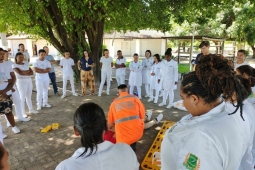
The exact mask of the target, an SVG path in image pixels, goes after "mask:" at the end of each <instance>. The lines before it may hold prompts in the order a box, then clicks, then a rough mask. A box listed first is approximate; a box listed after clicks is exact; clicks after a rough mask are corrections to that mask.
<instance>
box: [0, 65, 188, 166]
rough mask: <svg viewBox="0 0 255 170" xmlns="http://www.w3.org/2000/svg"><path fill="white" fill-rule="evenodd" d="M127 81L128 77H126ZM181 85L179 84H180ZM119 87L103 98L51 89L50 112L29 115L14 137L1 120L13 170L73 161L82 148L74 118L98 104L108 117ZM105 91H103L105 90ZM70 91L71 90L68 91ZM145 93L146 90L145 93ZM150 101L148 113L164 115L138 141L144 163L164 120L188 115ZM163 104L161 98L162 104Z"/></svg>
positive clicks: (48, 110) (43, 111)
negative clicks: (80, 110)
mask: <svg viewBox="0 0 255 170" xmlns="http://www.w3.org/2000/svg"><path fill="white" fill-rule="evenodd" d="M55 69H56V74H57V81H58V83H57V84H58V87H59V92H60V94H62V82H61V80H62V75H61V68H60V67H59V66H55ZM127 77H128V76H127ZM178 85H180V81H179V84H178ZM116 87H117V84H116V81H115V80H113V82H111V91H110V95H109V96H107V95H106V94H105V93H103V94H102V97H98V96H84V97H81V96H78V97H74V96H72V95H71V92H70V91H69V92H68V93H67V95H68V96H67V97H66V98H65V99H61V98H60V97H61V95H60V96H58V95H54V93H53V91H52V87H51V86H50V89H49V104H51V105H52V107H51V108H43V109H42V110H41V111H40V113H39V114H36V115H35V114H33V115H29V118H31V121H29V122H17V126H18V127H19V128H20V130H21V133H20V134H14V133H13V132H12V130H11V128H9V127H7V126H6V121H5V119H4V117H3V116H1V119H0V122H1V124H2V127H3V133H5V134H7V135H8V137H7V138H6V139H4V146H5V147H6V149H7V151H8V153H9V161H10V165H11V169H12V170H44V169H46V170H53V169H55V167H56V166H57V165H58V164H59V163H60V162H61V161H62V160H64V159H66V158H68V157H70V156H71V155H72V154H73V153H74V152H75V150H76V149H78V148H79V147H80V146H81V145H80V138H79V137H75V136H74V135H73V114H74V112H75V110H76V108H77V107H79V106H80V105H81V104H82V103H85V102H94V103H97V104H99V105H100V106H101V107H102V108H103V109H104V111H105V114H106V115H107V112H108V109H109V106H110V104H111V101H112V99H113V98H115V97H116V93H117V90H116ZM105 88H106V87H104V89H105ZM67 89H69V90H70V86H68V88H67ZM142 90H143V91H142V92H143V93H142V94H145V93H144V88H143V89H142ZM76 92H77V93H80V86H79V85H76ZM147 100H148V98H144V97H143V99H142V102H143V103H144V105H145V108H146V110H153V115H152V118H155V117H156V116H157V115H158V114H159V113H163V115H164V118H163V120H162V121H161V122H160V123H159V124H157V125H155V126H153V127H152V128H150V129H147V130H145V131H144V135H143V137H142V138H141V139H140V140H139V141H138V145H137V152H136V154H137V157H138V161H139V162H140V163H141V162H142V160H143V158H144V156H145V154H146V153H147V151H148V149H149V148H150V146H151V144H152V142H153V140H154V138H155V137H156V135H157V133H158V131H159V130H160V127H161V126H162V123H163V122H164V121H165V120H171V121H178V120H180V119H181V117H183V116H184V115H186V114H187V112H185V111H180V110H177V109H174V108H171V109H166V108H165V107H159V106H158V105H156V104H153V103H148V102H147ZM177 100H180V96H179V87H178V89H177V90H175V99H174V101H177ZM32 101H33V106H34V108H35V109H36V93H33V96H32ZM161 101H162V98H160V100H159V103H160V102H161ZM56 122H57V123H59V124H60V128H59V129H58V130H53V131H50V132H48V133H41V132H40V130H41V129H42V128H44V127H45V126H47V125H49V124H52V123H56Z"/></svg>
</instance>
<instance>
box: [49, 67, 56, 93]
mask: <svg viewBox="0 0 255 170" xmlns="http://www.w3.org/2000/svg"><path fill="white" fill-rule="evenodd" d="M49 77H50V81H51V83H52V86H53V90H54V93H55V94H56V93H57V92H58V87H57V84H56V74H55V72H52V73H49Z"/></svg>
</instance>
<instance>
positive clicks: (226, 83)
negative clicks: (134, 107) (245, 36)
mask: <svg viewBox="0 0 255 170" xmlns="http://www.w3.org/2000/svg"><path fill="white" fill-rule="evenodd" d="M241 80H242V77H237V76H236V75H235V72H234V71H233V67H231V66H230V65H229V62H228V60H227V59H225V58H224V57H223V56H221V55H215V54H209V55H206V56H202V57H201V58H200V60H199V61H198V65H197V66H196V71H194V72H190V73H188V74H187V75H186V76H185V77H184V79H183V81H182V83H181V87H180V96H181V97H182V99H183V104H184V106H185V108H186V109H187V111H188V112H190V114H189V115H187V116H184V117H183V118H182V119H181V120H180V121H179V122H177V123H176V124H175V125H174V126H173V127H172V128H171V129H169V130H168V131H167V132H166V133H165V136H164V139H163V141H162V144H161V165H162V168H161V169H162V170H166V169H201V170H205V169H206V170H216V169H217V170H234V169H235V170H236V169H239V167H240V164H241V160H242V157H243V156H244V153H245V152H246V150H247V148H248V147H249V146H248V145H249V142H250V139H251V136H250V135H251V133H252V132H251V130H250V127H249V123H246V122H245V121H244V120H246V121H247V114H248V113H249V109H247V107H246V106H245V107H243V101H244V100H245V99H246V98H247V97H248V95H249V92H248V91H247V88H245V87H244V85H243V83H242V81H241ZM226 103H231V104H232V106H233V107H234V108H235V109H234V111H233V112H231V113H230V112H229V110H226V109H225V107H226Z"/></svg>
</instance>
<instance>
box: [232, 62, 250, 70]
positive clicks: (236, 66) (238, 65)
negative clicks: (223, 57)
mask: <svg viewBox="0 0 255 170" xmlns="http://www.w3.org/2000/svg"><path fill="white" fill-rule="evenodd" d="M234 65H235V70H236V68H238V67H240V66H243V65H249V63H247V62H246V61H244V62H243V63H242V64H237V63H235V64H234Z"/></svg>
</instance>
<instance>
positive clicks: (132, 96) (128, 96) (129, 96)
mask: <svg viewBox="0 0 255 170" xmlns="http://www.w3.org/2000/svg"><path fill="white" fill-rule="evenodd" d="M124 98H138V97H137V96H135V95H127V96H122V97H118V98H116V99H115V100H119V99H124ZM115 100H114V101H115Z"/></svg>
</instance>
